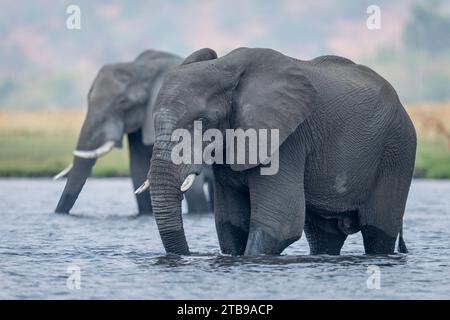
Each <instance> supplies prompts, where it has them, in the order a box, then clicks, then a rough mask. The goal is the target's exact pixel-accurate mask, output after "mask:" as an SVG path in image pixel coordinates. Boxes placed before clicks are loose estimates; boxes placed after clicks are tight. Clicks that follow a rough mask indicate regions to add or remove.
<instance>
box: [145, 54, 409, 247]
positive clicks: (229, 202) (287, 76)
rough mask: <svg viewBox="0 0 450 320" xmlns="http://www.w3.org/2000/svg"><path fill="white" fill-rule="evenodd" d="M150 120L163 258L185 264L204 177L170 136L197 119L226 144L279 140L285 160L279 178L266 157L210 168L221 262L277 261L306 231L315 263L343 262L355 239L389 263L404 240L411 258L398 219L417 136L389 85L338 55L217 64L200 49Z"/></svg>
mask: <svg viewBox="0 0 450 320" xmlns="http://www.w3.org/2000/svg"><path fill="white" fill-rule="evenodd" d="M180 115H183V116H182V117H181V116H180ZM154 119H155V128H157V131H156V137H157V138H156V141H155V145H154V149H153V157H152V161H151V166H150V172H149V180H150V194H151V198H152V202H153V204H154V215H155V219H156V222H157V224H158V229H159V232H160V236H161V239H162V242H163V245H164V247H165V249H166V252H167V253H175V254H189V247H188V244H187V242H186V237H185V233H184V228H183V221H182V216H181V210H180V199H181V195H182V192H183V191H185V190H186V185H190V184H191V183H192V177H195V175H197V174H199V173H200V170H201V167H199V166H197V165H192V164H188V163H181V164H175V163H173V162H172V161H171V158H170V157H169V155H170V154H171V152H172V151H173V149H174V147H175V145H176V144H175V143H174V142H173V141H172V140H171V138H170V137H171V134H172V133H173V131H174V130H175V129H179V128H183V129H185V130H188V131H189V132H191V134H192V131H194V130H195V126H194V122H195V121H200V122H201V123H202V129H203V130H204V131H205V130H207V129H215V130H216V131H217V130H219V131H220V132H222V137H227V135H226V134H225V133H224V132H225V131H226V130H228V129H243V130H247V129H257V130H258V129H265V130H269V129H270V130H272V129H276V130H278V132H279V144H278V145H277V149H276V150H274V151H273V152H272V153H271V154H270V158H272V157H273V156H275V155H276V154H278V159H279V170H278V171H277V173H276V174H273V175H261V174H260V169H261V168H262V167H267V162H266V160H267V158H265V159H261V158H259V160H258V162H257V163H256V164H252V163H250V162H246V163H244V164H237V162H236V161H231V163H224V164H221V163H217V162H216V163H214V164H213V171H214V178H215V184H214V191H215V200H214V201H215V209H214V213H215V219H216V229H217V234H218V238H219V244H220V248H221V251H222V252H223V253H226V254H232V255H258V254H280V253H281V252H282V251H283V250H284V249H285V248H286V247H287V246H289V245H290V244H291V243H293V242H294V241H296V240H298V239H299V238H300V237H301V235H302V232H303V231H304V232H305V234H306V237H307V240H308V243H309V246H310V252H311V254H340V250H341V248H342V246H343V244H344V241H345V239H346V238H347V235H349V234H352V233H356V232H359V231H361V233H362V236H363V242H364V248H365V252H366V253H367V254H390V253H393V252H394V248H395V243H396V239H397V237H398V236H399V251H400V252H407V249H406V246H405V242H404V240H403V237H402V221H403V214H404V209H405V204H406V200H407V196H408V192H409V187H410V184H411V179H412V174H413V168H414V161H415V150H416V134H415V129H414V127H413V125H412V122H411V120H410V119H409V117H408V115H407V113H406V111H405V110H404V108H403V106H402V104H401V102H400V101H399V98H398V96H397V94H396V92H395V90H394V89H393V88H392V86H391V85H390V84H389V83H388V82H387V81H386V80H385V79H383V78H382V77H381V76H379V75H378V74H377V73H375V72H374V71H372V70H371V69H369V68H368V67H365V66H362V65H358V64H355V63H354V62H352V61H350V60H348V59H346V58H341V57H337V56H321V57H318V58H316V59H313V60H310V61H302V60H298V59H294V58H291V57H288V56H285V55H283V54H281V53H279V52H277V51H274V50H270V49H251V48H239V49H236V50H234V51H232V52H230V53H229V54H227V55H225V56H223V57H220V58H217V55H216V53H215V52H214V51H213V50H211V49H202V50H199V51H196V52H194V53H193V54H191V55H190V56H189V57H187V58H186V60H185V61H184V62H183V64H182V65H181V66H179V67H176V68H174V69H173V70H172V71H170V72H169V73H168V74H167V76H166V78H165V80H164V82H163V84H162V87H161V89H160V91H159V94H158V97H157V101H156V105H155V108H154ZM223 139H225V140H226V138H223ZM225 145H226V146H227V147H228V142H226V143H225ZM278 146H279V147H278ZM221 152H223V154H224V155H226V154H227V153H228V152H230V151H229V149H227V148H226V147H224V148H223V150H221ZM225 158H227V156H225ZM230 158H231V157H230ZM231 159H232V158H231ZM246 159H248V158H246ZM263 160H264V161H263ZM180 186H181V187H180Z"/></svg>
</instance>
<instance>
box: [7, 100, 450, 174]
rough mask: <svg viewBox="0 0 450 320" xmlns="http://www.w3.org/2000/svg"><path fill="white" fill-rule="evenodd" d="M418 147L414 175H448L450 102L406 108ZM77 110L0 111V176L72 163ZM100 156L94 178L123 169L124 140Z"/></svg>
mask: <svg viewBox="0 0 450 320" xmlns="http://www.w3.org/2000/svg"><path fill="white" fill-rule="evenodd" d="M408 112H409V113H410V115H411V118H412V119H413V122H414V124H415V126H416V129H417V133H418V137H419V145H418V151H417V160H416V175H417V176H420V177H426V178H450V103H449V104H442V105H421V106H415V107H410V108H408ZM83 118H84V112H83V111H53V112H50V111H46V112H43V111H39V112H16V111H0V176H3V177H5V176H6V177H12V176H27V177H29V176H51V175H53V174H55V173H57V172H58V171H60V170H61V169H63V168H64V167H65V166H66V165H67V164H68V163H70V162H71V161H72V155H71V154H72V151H73V149H74V147H75V144H76V141H77V136H78V134H79V130H80V128H81V124H82V122H83ZM123 145H124V148H123V149H121V150H117V149H115V150H114V151H113V152H111V153H110V154H108V155H107V156H105V157H103V158H101V159H100V160H99V161H98V162H97V164H96V166H95V167H94V173H93V174H94V176H97V177H100V176H103V177H105V176H123V175H127V173H128V157H127V152H128V151H127V143H126V141H124V144H123Z"/></svg>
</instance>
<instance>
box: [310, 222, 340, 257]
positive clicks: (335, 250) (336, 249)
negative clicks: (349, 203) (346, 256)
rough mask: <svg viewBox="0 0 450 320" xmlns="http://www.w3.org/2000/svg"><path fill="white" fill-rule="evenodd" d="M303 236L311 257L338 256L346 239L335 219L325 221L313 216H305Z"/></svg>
mask: <svg viewBox="0 0 450 320" xmlns="http://www.w3.org/2000/svg"><path fill="white" fill-rule="evenodd" d="M305 234H306V238H307V240H308V244H309V249H310V254H311V255H316V254H329V255H340V254H341V249H342V246H343V245H344V242H345V240H346V239H347V235H346V234H345V233H344V232H342V231H341V228H340V226H339V221H338V220H337V219H325V218H322V217H320V216H317V215H315V214H308V215H307V216H306V221H305Z"/></svg>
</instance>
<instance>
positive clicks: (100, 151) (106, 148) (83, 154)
mask: <svg viewBox="0 0 450 320" xmlns="http://www.w3.org/2000/svg"><path fill="white" fill-rule="evenodd" d="M114 145H115V142H114V141H108V142H106V143H104V144H103V145H101V146H100V147H98V148H97V149H95V150H91V151H82V150H75V151H74V152H73V155H74V156H76V157H79V158H84V159H93V158H98V157H101V156H103V155H105V154H107V153H108V152H110V151H111V150H112V148H113V147H114Z"/></svg>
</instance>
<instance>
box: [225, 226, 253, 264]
mask: <svg viewBox="0 0 450 320" xmlns="http://www.w3.org/2000/svg"><path fill="white" fill-rule="evenodd" d="M247 237H248V230H244V229H242V228H241V227H238V226H235V225H233V224H231V223H229V222H223V223H222V224H221V226H220V231H219V240H220V241H219V243H220V250H221V251H222V253H224V254H231V255H233V256H241V255H243V254H244V251H245V246H246V244H247Z"/></svg>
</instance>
